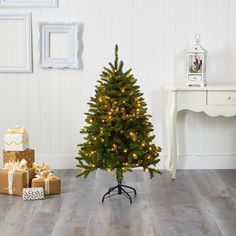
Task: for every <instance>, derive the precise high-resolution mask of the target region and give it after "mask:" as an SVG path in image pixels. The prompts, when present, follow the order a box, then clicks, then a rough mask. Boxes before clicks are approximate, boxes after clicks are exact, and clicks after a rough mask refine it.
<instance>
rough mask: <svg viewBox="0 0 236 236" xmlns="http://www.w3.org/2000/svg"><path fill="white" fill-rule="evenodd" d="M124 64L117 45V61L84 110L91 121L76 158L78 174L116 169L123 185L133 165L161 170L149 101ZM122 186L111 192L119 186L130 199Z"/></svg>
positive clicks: (153, 170)
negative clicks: (80, 169) (146, 100)
mask: <svg viewBox="0 0 236 236" xmlns="http://www.w3.org/2000/svg"><path fill="white" fill-rule="evenodd" d="M123 65H124V64H123V61H119V60H118V46H117V45H116V47H115V61H114V64H112V63H109V68H106V67H104V70H103V72H102V74H101V80H100V81H98V83H99V84H98V85H97V86H96V90H95V96H94V97H92V98H91V101H90V102H89V103H88V105H89V106H90V109H89V111H88V113H85V114H86V116H87V117H86V122H87V124H88V125H86V126H85V127H84V128H83V129H82V131H81V133H83V134H85V137H84V139H85V142H84V143H83V144H80V145H78V146H79V147H80V149H79V156H78V157H77V158H76V159H77V160H78V162H79V164H78V165H77V167H80V168H82V169H83V171H82V172H81V173H80V174H79V175H78V176H84V177H87V175H88V174H89V173H90V172H92V171H94V170H96V169H98V168H100V169H102V170H105V171H112V170H116V176H117V181H118V185H122V184H121V182H122V180H123V176H124V173H125V172H129V171H132V168H134V167H143V169H144V171H148V172H149V173H150V177H151V178H152V177H153V176H154V173H160V171H159V170H157V169H156V168H154V167H155V166H156V164H157V163H158V162H159V158H158V156H159V152H160V151H161V148H160V147H157V146H156V145H155V144H153V139H154V137H155V136H154V135H152V134H151V132H152V131H153V126H152V124H151V122H150V121H149V117H150V115H148V114H146V112H147V108H146V103H145V102H144V99H143V97H142V95H143V94H142V93H140V91H139V86H138V85H136V81H137V80H136V79H135V78H134V77H133V75H132V74H131V69H130V70H128V71H126V72H123ZM123 186H124V185H123ZM121 187H122V186H120V187H119V186H116V187H114V188H110V189H109V191H108V194H110V192H111V191H113V190H114V189H116V188H118V194H121V193H123V194H125V195H126V197H128V198H129V199H130V200H131V198H130V197H129V196H128V195H129V194H128V193H127V192H126V191H125V190H124V189H122V188H121ZM125 187H128V186H125ZM129 188H131V187H129ZM131 189H133V188H131ZM133 190H134V189H133ZM134 191H135V190H134ZM135 193H136V191H135ZM127 194H128V195H127ZM103 200H104V198H103ZM131 202H132V200H131Z"/></svg>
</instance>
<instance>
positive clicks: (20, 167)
mask: <svg viewBox="0 0 236 236" xmlns="http://www.w3.org/2000/svg"><path fill="white" fill-rule="evenodd" d="M4 169H7V170H8V171H16V170H17V171H26V170H28V167H27V161H26V160H25V159H22V160H21V161H19V160H17V161H9V162H7V163H5V165H4Z"/></svg>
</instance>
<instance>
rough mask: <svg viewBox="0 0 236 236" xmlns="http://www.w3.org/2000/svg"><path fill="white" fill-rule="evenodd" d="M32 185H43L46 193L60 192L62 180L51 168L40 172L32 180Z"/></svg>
mask: <svg viewBox="0 0 236 236" xmlns="http://www.w3.org/2000/svg"><path fill="white" fill-rule="evenodd" d="M32 187H42V188H43V189H44V193H45V195H49V194H50V195H51V194H60V193H61V180H60V179H59V177H57V176H55V175H54V174H53V173H52V171H51V170H45V171H42V172H38V173H37V174H36V178H34V179H33V180H32Z"/></svg>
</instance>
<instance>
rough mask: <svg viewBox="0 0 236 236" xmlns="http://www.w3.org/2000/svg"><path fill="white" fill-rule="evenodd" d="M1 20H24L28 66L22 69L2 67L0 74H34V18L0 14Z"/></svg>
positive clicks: (25, 15) (28, 15)
mask: <svg viewBox="0 0 236 236" xmlns="http://www.w3.org/2000/svg"><path fill="white" fill-rule="evenodd" d="M0 20H23V21H24V23H25V55H26V65H25V66H22V67H14V66H12V67H4V66H1V65H0V72H3V73H8V72H9V73H11V72H12V73H14V72H23V73H24V72H28V73H30V72H32V32H31V31H32V17H31V13H29V14H16V15H13V14H0Z"/></svg>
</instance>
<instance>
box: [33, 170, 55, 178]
mask: <svg viewBox="0 0 236 236" xmlns="http://www.w3.org/2000/svg"><path fill="white" fill-rule="evenodd" d="M35 178H36V179H43V180H50V179H59V178H58V177H57V176H56V175H54V174H53V172H52V171H51V170H45V171H42V172H39V173H37V174H36V175H35Z"/></svg>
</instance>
